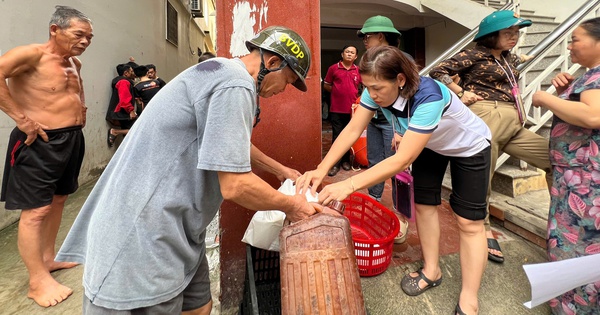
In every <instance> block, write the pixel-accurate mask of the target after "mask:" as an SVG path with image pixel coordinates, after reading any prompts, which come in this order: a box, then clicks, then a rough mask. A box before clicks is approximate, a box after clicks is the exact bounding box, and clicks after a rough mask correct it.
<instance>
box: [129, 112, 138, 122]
mask: <svg viewBox="0 0 600 315" xmlns="http://www.w3.org/2000/svg"><path fill="white" fill-rule="evenodd" d="M136 118H137V114H136V113H135V110H132V111H130V112H129V119H131V120H133V119H136Z"/></svg>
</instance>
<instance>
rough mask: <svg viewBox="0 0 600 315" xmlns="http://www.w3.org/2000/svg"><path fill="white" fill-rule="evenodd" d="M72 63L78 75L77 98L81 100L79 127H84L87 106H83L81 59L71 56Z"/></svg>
mask: <svg viewBox="0 0 600 315" xmlns="http://www.w3.org/2000/svg"><path fill="white" fill-rule="evenodd" d="M73 63H75V67H76V68H77V75H78V76H79V99H80V100H81V106H82V109H81V119H82V124H81V127H85V123H86V118H87V106H85V92H84V91H83V78H81V61H80V60H79V58H77V57H73Z"/></svg>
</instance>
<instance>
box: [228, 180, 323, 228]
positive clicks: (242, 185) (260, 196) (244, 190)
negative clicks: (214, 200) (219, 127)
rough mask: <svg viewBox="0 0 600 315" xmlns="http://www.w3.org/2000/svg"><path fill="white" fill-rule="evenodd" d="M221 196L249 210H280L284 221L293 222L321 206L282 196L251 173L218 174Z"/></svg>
mask: <svg viewBox="0 0 600 315" xmlns="http://www.w3.org/2000/svg"><path fill="white" fill-rule="evenodd" d="M218 174H219V185H220V187H221V194H222V195H223V198H224V199H225V200H229V201H232V202H235V203H237V204H239V205H240V206H243V207H244V208H247V209H250V210H273V209H277V210H281V211H283V212H284V213H285V215H286V219H288V220H290V221H292V222H295V221H299V220H302V219H305V218H307V217H309V216H311V215H313V214H314V213H315V212H316V211H317V210H315V207H316V208H319V209H320V210H321V211H322V206H319V205H317V204H309V203H308V202H307V201H306V197H305V196H304V195H297V194H296V195H293V196H287V195H284V194H282V193H280V192H278V191H277V190H275V189H274V188H273V187H271V186H270V185H269V184H267V183H266V182H265V181H263V180H262V179H260V177H258V176H256V175H255V174H254V173H252V172H248V173H229V172H218Z"/></svg>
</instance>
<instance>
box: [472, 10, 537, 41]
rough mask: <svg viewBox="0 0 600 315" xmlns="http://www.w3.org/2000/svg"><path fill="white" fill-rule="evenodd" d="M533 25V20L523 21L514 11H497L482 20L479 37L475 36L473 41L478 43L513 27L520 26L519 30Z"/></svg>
mask: <svg viewBox="0 0 600 315" xmlns="http://www.w3.org/2000/svg"><path fill="white" fill-rule="evenodd" d="M531 24H532V23H531V20H526V19H522V18H520V17H518V15H517V14H516V13H515V12H513V11H510V10H502V11H496V12H493V13H492V14H490V15H488V16H486V17H485V18H483V20H481V23H479V32H478V33H477V35H475V38H473V41H476V40H478V39H480V38H481V37H483V36H485V35H488V34H491V33H493V32H497V31H499V30H503V29H506V28H509V27H511V26H518V27H519V28H522V27H526V26H530V25H531Z"/></svg>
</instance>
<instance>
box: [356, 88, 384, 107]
mask: <svg viewBox="0 0 600 315" xmlns="http://www.w3.org/2000/svg"><path fill="white" fill-rule="evenodd" d="M360 106H362V107H364V108H366V109H368V110H371V111H376V110H377V109H378V108H379V105H377V103H375V101H373V99H372V98H371V95H369V91H368V90H367V89H366V88H365V89H364V90H363V92H362V94H361V95H360Z"/></svg>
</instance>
